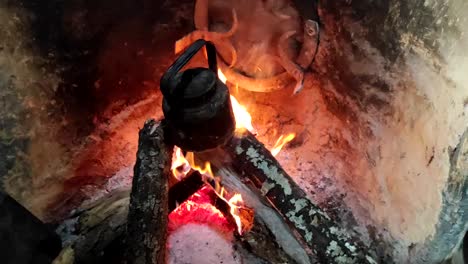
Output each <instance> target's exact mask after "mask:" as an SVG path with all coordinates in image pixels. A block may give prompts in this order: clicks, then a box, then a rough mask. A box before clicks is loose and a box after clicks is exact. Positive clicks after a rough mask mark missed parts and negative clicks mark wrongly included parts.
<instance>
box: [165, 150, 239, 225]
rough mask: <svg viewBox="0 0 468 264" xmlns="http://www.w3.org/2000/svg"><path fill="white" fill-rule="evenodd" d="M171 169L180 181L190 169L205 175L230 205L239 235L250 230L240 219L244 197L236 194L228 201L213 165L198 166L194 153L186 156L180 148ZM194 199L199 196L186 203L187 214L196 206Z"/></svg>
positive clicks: (176, 151)
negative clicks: (244, 226) (212, 167)
mask: <svg viewBox="0 0 468 264" xmlns="http://www.w3.org/2000/svg"><path fill="white" fill-rule="evenodd" d="M171 169H172V173H173V175H174V177H176V178H177V179H178V180H181V179H183V178H184V177H185V176H186V175H187V173H188V172H189V171H190V169H193V170H196V171H198V172H199V173H200V174H201V175H203V177H204V180H205V181H206V182H210V185H211V186H212V187H213V190H214V191H215V193H216V194H217V195H218V196H219V197H220V198H221V199H223V200H224V201H226V202H227V203H228V204H229V206H230V213H231V215H232V217H233V218H234V220H235V222H236V226H237V230H238V232H239V234H242V230H248V228H243V225H242V221H241V220H242V219H241V217H240V209H241V208H243V201H242V196H241V195H240V194H234V195H233V196H232V197H231V199H229V201H227V200H226V198H225V197H226V196H227V195H228V193H227V192H226V190H225V189H224V187H221V184H220V178H219V177H216V176H215V175H214V174H213V171H212V169H211V164H210V163H209V162H205V164H204V165H203V166H200V165H197V164H195V158H194V153H193V152H187V154H186V155H185V156H184V155H183V153H182V150H181V149H180V148H178V147H175V148H174V155H173V159H172V166H171ZM213 185H214V186H213ZM194 197H197V194H195V195H194V196H192V198H191V199H190V202H186V203H184V206H183V208H184V211H185V212H190V211H191V209H192V207H193V206H194V205H195V203H194V202H195V201H194ZM177 210H178V209H177Z"/></svg>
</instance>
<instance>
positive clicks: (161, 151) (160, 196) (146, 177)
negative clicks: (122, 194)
mask: <svg viewBox="0 0 468 264" xmlns="http://www.w3.org/2000/svg"><path fill="white" fill-rule="evenodd" d="M163 126H164V124H163V123H157V122H156V121H155V120H149V121H147V122H146V123H145V125H144V127H143V129H141V130H140V138H139V142H138V152H137V161H136V164H135V168H134V176H133V184H132V192H131V195H130V207H129V212H128V223H127V246H126V254H125V259H126V261H127V263H146V264H150V263H157V264H159V263H161V264H162V263H165V262H166V238H167V222H168V218H167V216H168V213H169V212H168V192H169V187H168V180H169V177H171V170H170V167H171V157H172V149H173V147H172V146H168V145H166V144H165V142H164V129H163Z"/></svg>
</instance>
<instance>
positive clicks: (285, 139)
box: [271, 133, 296, 156]
mask: <svg viewBox="0 0 468 264" xmlns="http://www.w3.org/2000/svg"><path fill="white" fill-rule="evenodd" d="M295 137H296V134H294V133H290V134H288V135H287V136H284V135H281V136H280V137H279V138H278V140H277V141H276V143H275V146H273V148H272V149H271V154H272V155H273V156H276V155H278V153H279V152H280V151H281V149H282V148H283V147H284V145H286V144H287V143H289V142H291V140H293V139H294V138H295Z"/></svg>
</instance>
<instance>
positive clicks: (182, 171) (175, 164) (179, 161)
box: [171, 147, 190, 181]
mask: <svg viewBox="0 0 468 264" xmlns="http://www.w3.org/2000/svg"><path fill="white" fill-rule="evenodd" d="M171 170H172V175H174V177H176V179H178V180H179V181H180V180H182V179H183V178H184V177H185V175H187V173H188V172H189V171H190V164H189V162H188V161H187V160H186V159H185V157H184V154H183V153H182V150H181V149H180V148H179V147H174V154H173V155H172V165H171Z"/></svg>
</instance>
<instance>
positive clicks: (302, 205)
mask: <svg viewBox="0 0 468 264" xmlns="http://www.w3.org/2000/svg"><path fill="white" fill-rule="evenodd" d="M221 151H222V152H224V154H225V155H222V154H220V153H218V152H217V153H216V154H211V153H207V154H203V155H200V158H201V159H209V160H210V161H212V162H213V164H214V166H216V167H218V168H223V167H228V168H230V169H232V170H233V171H235V172H236V175H238V177H240V178H241V179H242V180H243V181H244V182H245V181H246V180H247V181H248V182H250V183H251V187H252V189H253V190H255V191H256V193H257V195H258V196H264V197H265V198H266V199H267V200H268V202H269V203H270V204H271V205H272V206H273V207H274V208H275V209H276V210H277V211H278V212H279V213H280V214H281V215H282V217H284V218H285V219H286V220H287V222H288V223H289V225H290V226H291V227H292V229H294V230H296V231H297V232H298V233H299V234H300V236H301V237H302V239H303V240H304V241H305V243H306V244H307V245H308V246H309V247H310V248H311V250H312V252H313V254H314V255H315V256H316V257H317V258H318V261H319V262H320V263H375V261H374V259H373V257H372V256H371V254H370V252H368V249H366V247H365V246H364V245H363V244H362V243H360V242H359V241H358V240H357V239H353V238H351V237H350V236H349V235H348V234H347V232H346V231H345V230H343V229H342V228H340V227H339V226H337V225H336V224H335V223H334V222H333V220H332V219H331V218H330V217H329V216H328V215H327V214H326V213H325V212H323V211H322V210H321V209H320V208H319V207H318V206H317V205H315V204H314V203H313V202H312V201H311V200H309V198H307V195H306V194H305V192H304V191H303V190H302V189H301V188H300V187H299V186H298V185H297V183H295V182H294V180H293V179H292V178H291V177H290V176H289V175H288V174H287V173H286V172H285V171H284V169H283V168H282V167H281V165H279V164H278V162H277V161H276V159H275V158H274V157H273V155H272V154H271V153H270V151H269V150H268V149H266V148H265V146H264V145H263V144H262V143H261V142H259V141H258V140H257V139H256V137H255V136H254V135H253V134H252V133H250V132H248V131H247V130H245V131H242V132H240V133H238V135H236V136H234V137H233V138H232V139H231V141H230V142H229V143H228V144H226V145H225V146H223V147H221ZM226 156H228V158H226ZM220 157H222V158H220Z"/></svg>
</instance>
